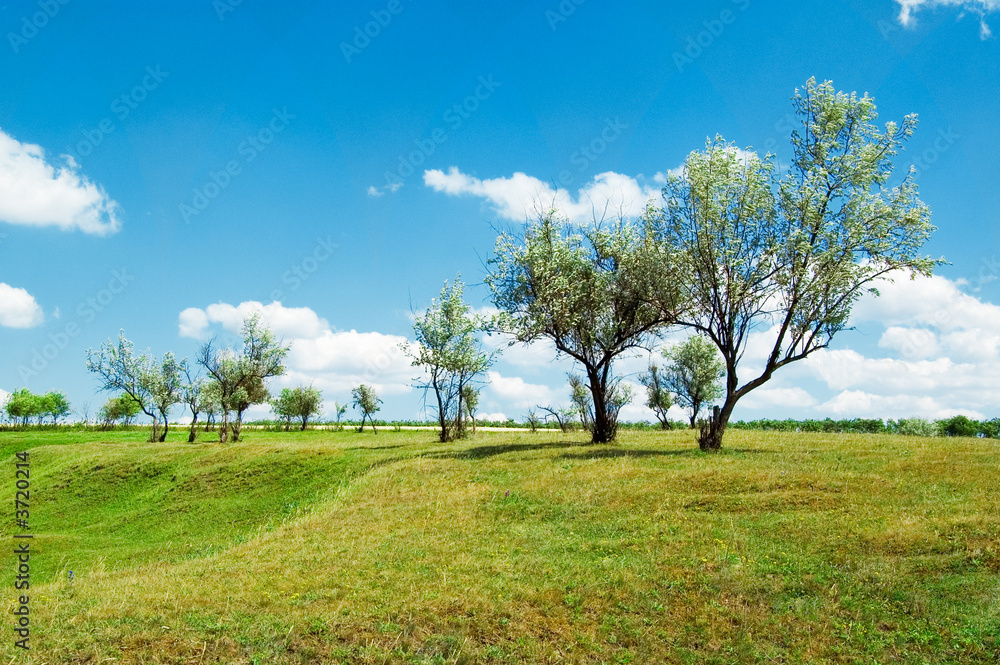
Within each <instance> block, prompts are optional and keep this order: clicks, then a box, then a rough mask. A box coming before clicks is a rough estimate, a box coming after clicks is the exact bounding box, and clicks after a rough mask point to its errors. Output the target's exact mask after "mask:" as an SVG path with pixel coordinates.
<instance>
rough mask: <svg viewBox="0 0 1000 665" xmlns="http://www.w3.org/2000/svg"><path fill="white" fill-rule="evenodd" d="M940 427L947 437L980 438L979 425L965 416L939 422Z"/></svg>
mask: <svg viewBox="0 0 1000 665" xmlns="http://www.w3.org/2000/svg"><path fill="white" fill-rule="evenodd" d="M938 427H939V428H940V429H941V432H942V433H943V434H944V435H945V436H978V435H979V423H978V422H976V421H975V420H969V419H968V418H967V417H965V416H955V417H953V418H947V419H945V420H939V421H938Z"/></svg>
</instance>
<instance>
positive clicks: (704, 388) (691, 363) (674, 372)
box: [662, 335, 726, 429]
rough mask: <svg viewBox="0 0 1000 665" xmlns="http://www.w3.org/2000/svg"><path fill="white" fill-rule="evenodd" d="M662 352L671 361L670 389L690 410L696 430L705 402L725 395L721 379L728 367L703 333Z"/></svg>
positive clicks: (668, 378) (683, 405)
mask: <svg viewBox="0 0 1000 665" xmlns="http://www.w3.org/2000/svg"><path fill="white" fill-rule="evenodd" d="M662 353H663V357H664V358H666V359H667V360H669V362H670V364H669V365H668V366H667V372H666V377H665V379H666V385H667V388H668V389H669V390H670V391H671V392H673V393H674V394H675V395H677V403H678V404H679V405H681V406H682V407H684V408H686V409H691V419H690V420H691V429H694V428H695V426H696V425H695V424H696V422H697V420H698V412H699V411H700V410H701V407H702V405H708V404H711V403H712V402H714V401H715V400H717V399H719V398H720V397H722V394H723V393H722V384H721V383H720V382H719V379H721V378H722V377H723V376H725V374H726V369H725V367H726V366H725V364H724V363H723V362H722V358H721V357H719V353H718V351H717V350H716V348H715V345H714V344H712V342H710V341H709V340H708V339H706V338H704V337H702V336H701V335H691V336H690V337H688V338H687V339H686V340H684V341H683V342H681V343H680V344H678V345H676V346H673V347H671V348H669V349H664V350H663V352H662Z"/></svg>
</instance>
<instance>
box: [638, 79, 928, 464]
mask: <svg viewBox="0 0 1000 665" xmlns="http://www.w3.org/2000/svg"><path fill="white" fill-rule="evenodd" d="M793 104H794V106H795V111H796V113H797V114H798V116H799V118H800V119H801V122H802V124H801V127H800V128H799V129H798V130H797V131H795V132H793V133H792V148H793V151H794V155H793V158H792V160H791V164H790V166H789V168H788V170H787V172H786V173H784V174H781V175H776V173H775V167H774V162H773V157H772V156H770V155H768V156H765V157H763V158H762V157H760V156H758V155H756V154H754V153H744V152H740V151H738V150H737V149H736V147H735V146H734V145H732V144H729V143H726V142H725V141H724V140H723V139H722V138H721V137H716V139H715V140H714V141H709V143H708V144H707V146H706V149H705V151H704V152H693V153H691V155H690V156H688V158H687V160H686V162H685V164H684V169H683V172H682V173H681V174H679V175H671V176H668V180H667V185H666V187H664V189H663V200H664V205H663V207H662V209H661V210H659V211H658V212H656V213H655V214H651V215H648V216H647V218H648V222H649V226H648V231H647V235H649V236H656V237H658V238H659V242H660V244H661V246H662V247H663V251H664V252H672V256H673V257H674V258H676V260H677V261H678V262H679V263H680V264H681V265H682V266H683V276H684V277H683V282H684V284H685V285H686V286H685V288H686V291H687V293H686V296H685V300H686V301H687V303H688V307H687V308H686V309H685V311H684V313H683V315H682V316H681V317H680V318H679V320H678V323H680V324H682V325H686V326H689V327H691V328H693V329H694V330H696V331H697V332H699V333H701V334H703V335H706V336H707V337H708V338H709V339H711V340H712V342H713V343H714V344H715V345H716V346H717V347H718V349H719V351H720V353H721V354H722V358H723V361H724V362H725V367H726V393H725V400H724V401H723V404H722V407H721V408H720V409H719V411H718V412H717V414H714V415H713V417H712V419H711V421H710V422H709V423H706V425H705V427H704V428H703V430H702V433H701V435H700V437H699V445H700V446H701V448H702V449H703V450H718V449H719V448H720V447H721V445H722V435H723V432H724V431H725V428H726V425H727V424H728V422H729V418H730V416H731V415H732V413H733V409H734V408H735V406H736V403H737V402H738V401H739V400H740V398H742V397H743V396H745V395H746V394H747V393H749V392H750V391H751V390H754V389H755V388H758V387H760V386H761V385H763V384H764V383H766V382H767V381H769V380H770V379H771V376H772V375H773V374H774V372H775V371H776V370H778V369H780V368H781V367H784V366H785V365H788V364H789V363H793V362H796V361H798V360H802V359H803V358H805V357H807V356H808V355H810V354H811V353H814V352H815V351H817V350H819V349H822V348H826V347H827V346H828V345H829V344H830V341H831V340H832V339H833V337H834V335H836V334H837V333H838V332H840V331H841V330H843V329H845V328H846V327H847V324H848V319H849V316H850V313H851V308H852V307H853V305H854V303H855V302H856V301H857V300H858V298H859V297H861V295H862V294H864V293H866V292H867V293H873V294H876V295H877V291H876V290H875V286H876V283H877V281H878V280H879V279H882V278H886V277H891V276H893V275H897V274H908V275H909V276H915V275H930V274H931V271H932V269H933V268H934V266H936V265H938V264H940V263H942V262H943V261H941V260H934V259H931V258H929V257H925V256H921V255H920V253H919V252H920V249H921V247H922V246H923V245H924V243H925V242H926V240H927V239H928V238H929V237H930V234H931V232H932V231H933V230H934V227H933V226H931V224H930V211H929V210H928V208H927V206H926V205H924V204H923V203H922V202H921V201H920V199H919V198H918V197H917V186H916V183H914V181H913V177H914V172H913V170H912V169H911V171H910V172H909V173H908V174H907V175H905V176H904V177H903V178H902V181H901V182H900V183H899V184H898V185H897V186H895V187H889V186H888V185H887V183H888V181H889V178H890V176H891V175H892V172H893V168H894V165H893V158H894V157H895V156H896V154H897V153H898V151H899V150H900V148H901V146H902V144H903V141H905V140H907V139H909V137H910V136H911V135H912V134H913V130H914V127H915V126H916V122H917V120H916V116H913V115H908V116H906V117H905V118H904V119H903V122H902V125H897V124H896V123H893V122H890V123H887V124H886V125H885V128H884V130H883V129H879V128H878V127H877V126H876V124H875V121H876V120H877V118H878V114H877V112H876V109H875V103H874V102H873V101H872V99H871V98H869V97H868V96H867V95H865V96H864V97H861V98H858V97H857V95H856V94H854V93H852V94H850V95H848V94H845V93H842V92H835V91H834V88H833V84H832V83H830V82H829V81H827V82H824V83H821V84H817V83H816V81H815V79H810V80H809V81H808V82H807V83H806V86H805V89H804V90H801V91H800V90H796V94H795V97H793ZM674 265H676V264H675V263H670V266H671V267H672V266H674ZM758 329H768V330H770V331H771V333H769V334H771V339H770V340H769V345H770V346H771V351H770V353H768V355H767V357H766V359H765V360H764V363H763V368H762V370H761V373H760V374H759V375H758V376H756V377H754V378H751V379H749V380H744V381H741V380H740V377H739V375H738V365H739V361H740V359H741V358H742V357H743V354H744V351H745V350H746V347H747V343H748V341H749V338H750V334H751V332H752V331H754V330H758Z"/></svg>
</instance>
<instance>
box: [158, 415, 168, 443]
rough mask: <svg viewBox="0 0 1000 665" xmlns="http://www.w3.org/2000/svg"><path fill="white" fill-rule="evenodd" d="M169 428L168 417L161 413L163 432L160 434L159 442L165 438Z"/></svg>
mask: <svg viewBox="0 0 1000 665" xmlns="http://www.w3.org/2000/svg"><path fill="white" fill-rule="evenodd" d="M169 430H170V419H169V418H167V414H163V433H162V434H160V443H163V442H164V441H166V440H167V432H168V431H169Z"/></svg>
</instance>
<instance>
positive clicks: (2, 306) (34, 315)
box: [0, 194, 44, 328]
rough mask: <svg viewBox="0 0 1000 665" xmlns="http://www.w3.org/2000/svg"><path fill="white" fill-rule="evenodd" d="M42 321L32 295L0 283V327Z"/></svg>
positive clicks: (39, 310)
mask: <svg viewBox="0 0 1000 665" xmlns="http://www.w3.org/2000/svg"><path fill="white" fill-rule="evenodd" d="M0 201H2V194H0ZM0 205H2V204H0ZM43 319H44V316H43V315H42V308H41V307H40V306H39V305H38V302H37V301H35V297H34V296H33V295H31V294H30V293H28V292H27V291H25V290H24V289H20V288H17V287H14V286H10V285H8V284H4V283H3V282H0V326H4V327H6V328H33V327H34V326H37V325H39V324H41V323H42V320H43Z"/></svg>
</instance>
